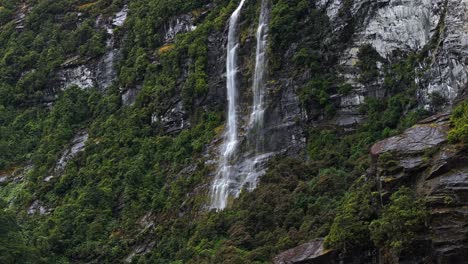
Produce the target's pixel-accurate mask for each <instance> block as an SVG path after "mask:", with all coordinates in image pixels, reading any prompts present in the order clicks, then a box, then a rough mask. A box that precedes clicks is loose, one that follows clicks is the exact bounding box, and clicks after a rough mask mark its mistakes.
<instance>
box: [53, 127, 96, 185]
mask: <svg viewBox="0 0 468 264" xmlns="http://www.w3.org/2000/svg"><path fill="white" fill-rule="evenodd" d="M88 138H89V135H88V132H87V131H80V132H78V133H77V134H76V135H75V136H74V137H73V139H72V140H71V143H70V145H69V147H67V148H66V149H65V150H64V151H63V152H62V155H61V156H60V159H59V160H58V161H57V163H56V164H55V168H54V170H53V172H52V175H49V176H47V177H45V178H44V181H45V182H49V181H51V180H52V179H53V178H55V177H57V176H60V175H61V174H62V173H63V171H64V170H65V168H66V166H67V164H68V162H70V161H71V160H72V159H73V158H75V157H76V156H77V155H78V154H79V153H81V152H83V151H84V150H85V144H86V142H87V141H88Z"/></svg>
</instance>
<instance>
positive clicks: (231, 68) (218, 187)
mask: <svg viewBox="0 0 468 264" xmlns="http://www.w3.org/2000/svg"><path fill="white" fill-rule="evenodd" d="M244 2H245V0H242V1H241V2H240V3H239V6H238V7H237V8H236V10H235V11H234V13H232V15H231V18H230V19H229V33H228V44H227V58H226V74H227V96H228V122H227V129H226V132H225V139H224V140H225V141H224V144H223V146H222V153H221V162H220V164H219V169H218V173H217V175H216V178H215V181H214V183H213V186H212V188H211V208H214V209H224V208H225V207H226V205H227V199H228V196H229V186H230V185H231V184H232V183H235V182H233V179H232V178H233V174H235V168H234V166H235V164H232V163H233V157H234V154H235V153H236V150H237V145H238V135H237V112H236V106H237V102H236V101H237V100H236V99H237V98H236V97H237V50H238V48H239V28H238V27H239V25H238V23H239V15H240V11H241V9H242V6H243V5H244Z"/></svg>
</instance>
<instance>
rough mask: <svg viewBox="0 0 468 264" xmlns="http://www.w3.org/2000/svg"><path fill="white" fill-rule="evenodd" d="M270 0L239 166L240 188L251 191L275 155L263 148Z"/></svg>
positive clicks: (263, 18)
mask: <svg viewBox="0 0 468 264" xmlns="http://www.w3.org/2000/svg"><path fill="white" fill-rule="evenodd" d="M268 4H269V0H263V1H262V6H261V11H260V18H259V20H258V28H257V35H256V37H257V49H256V54H255V73H254V79H253V85H252V93H253V105H252V112H251V114H250V121H249V127H248V131H247V139H248V141H247V150H249V151H250V152H251V153H247V155H246V158H245V160H244V161H243V162H242V163H240V169H241V174H244V175H245V176H244V177H242V178H243V180H242V183H241V187H243V186H246V187H247V189H248V190H249V191H252V190H253V189H255V188H256V186H257V182H258V177H260V176H261V175H262V174H263V173H264V172H265V169H264V164H265V162H266V161H267V160H268V158H269V157H270V156H271V155H273V153H265V148H264V147H265V146H264V141H265V139H264V135H265V129H264V114H265V102H264V97H265V69H266V62H267V60H266V49H267V38H268V19H269V10H270V9H269V7H268Z"/></svg>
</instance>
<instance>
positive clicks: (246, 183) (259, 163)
mask: <svg viewBox="0 0 468 264" xmlns="http://www.w3.org/2000/svg"><path fill="white" fill-rule="evenodd" d="M244 2H245V0H242V1H241V2H240V4H239V6H238V7H237V9H236V10H235V11H234V13H233V14H232V16H231V18H230V21H229V33H228V44H227V60H226V61H227V62H226V72H227V96H228V118H227V119H228V122H227V127H226V132H225V133H226V134H225V139H224V140H225V141H224V144H223V146H222V148H221V150H222V152H221V160H220V163H219V167H218V172H217V175H216V178H215V181H214V183H213V186H212V188H211V205H210V209H217V210H222V209H224V208H225V207H226V206H227V203H228V198H229V196H233V197H238V196H239V194H240V192H241V190H242V189H243V188H246V189H247V190H249V191H251V190H253V189H254V188H255V187H256V185H257V181H258V177H259V176H261V175H262V174H263V173H264V164H265V162H266V160H267V159H268V158H269V157H270V156H271V155H272V154H271V153H264V112H265V103H264V96H265V69H266V48H267V37H268V35H267V34H268V17H269V7H268V0H263V1H262V6H261V12H260V18H259V25H258V29H257V34H256V38H257V47H256V58H255V73H254V79H253V85H252V94H253V104H252V110H251V113H250V117H249V123H248V124H247V131H246V142H245V144H246V146H245V148H243V150H244V152H245V153H237V152H238V148H239V144H240V140H239V135H238V126H237V112H236V107H237V101H236V97H237V93H238V87H237V79H236V75H237V71H238V65H237V51H238V46H239V40H238V39H239V32H238V31H239V29H238V27H239V26H238V20H239V15H240V11H241V9H242V6H243V5H244ZM239 154H242V155H239Z"/></svg>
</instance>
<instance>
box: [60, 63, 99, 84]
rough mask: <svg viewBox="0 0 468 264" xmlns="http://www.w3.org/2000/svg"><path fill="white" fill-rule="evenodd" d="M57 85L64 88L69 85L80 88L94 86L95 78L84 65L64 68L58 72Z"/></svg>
mask: <svg viewBox="0 0 468 264" xmlns="http://www.w3.org/2000/svg"><path fill="white" fill-rule="evenodd" d="M57 75H58V82H59V87H60V88H61V89H62V90H64V89H67V88H69V87H71V86H75V85H76V86H78V87H79V88H81V89H89V88H92V87H95V81H96V80H95V78H94V75H93V73H92V71H91V69H90V68H89V67H88V66H86V65H79V66H76V67H71V68H65V69H62V70H60V71H59V72H58V74H57Z"/></svg>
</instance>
